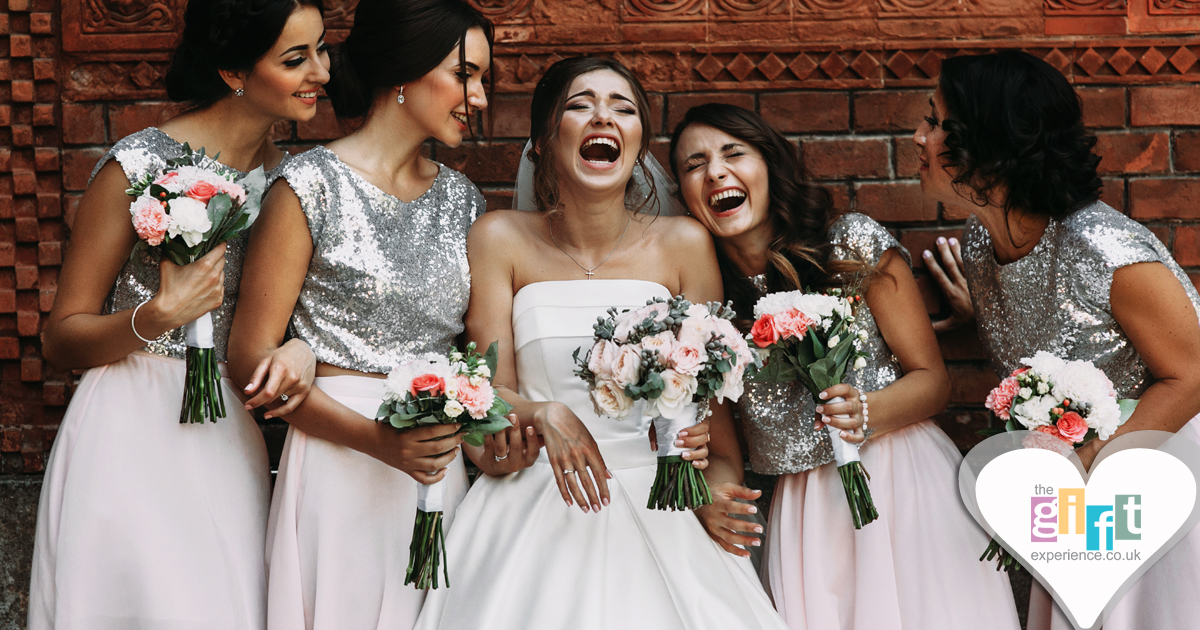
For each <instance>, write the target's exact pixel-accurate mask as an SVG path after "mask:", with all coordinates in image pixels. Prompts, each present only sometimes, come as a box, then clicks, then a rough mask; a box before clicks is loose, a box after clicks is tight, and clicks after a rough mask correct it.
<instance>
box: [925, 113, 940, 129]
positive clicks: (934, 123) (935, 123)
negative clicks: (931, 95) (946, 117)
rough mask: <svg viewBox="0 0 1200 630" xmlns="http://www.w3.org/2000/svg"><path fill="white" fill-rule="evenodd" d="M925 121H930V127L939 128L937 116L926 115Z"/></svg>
mask: <svg viewBox="0 0 1200 630" xmlns="http://www.w3.org/2000/svg"><path fill="white" fill-rule="evenodd" d="M925 122H927V123H929V126H930V127H933V128H934V129H936V128H937V126H938V119H936V118H934V117H932V116H926V117H925Z"/></svg>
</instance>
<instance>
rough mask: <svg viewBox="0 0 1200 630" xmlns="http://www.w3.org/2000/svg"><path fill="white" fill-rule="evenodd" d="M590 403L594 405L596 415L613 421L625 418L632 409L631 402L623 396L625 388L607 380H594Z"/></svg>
mask: <svg viewBox="0 0 1200 630" xmlns="http://www.w3.org/2000/svg"><path fill="white" fill-rule="evenodd" d="M592 402H593V403H594V404H595V405H596V415H598V416H606V417H609V418H612V419H614V420H623V419H625V418H627V417H628V416H629V413H630V411H631V410H632V409H633V401H632V400H630V398H629V397H628V396H626V395H625V388H624V387H621V386H620V385H617V384H616V383H615V382H613V381H612V380H611V379H607V378H600V379H596V387H595V388H593V389H592Z"/></svg>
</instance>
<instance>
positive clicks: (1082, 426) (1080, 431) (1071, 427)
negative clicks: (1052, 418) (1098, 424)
mask: <svg viewBox="0 0 1200 630" xmlns="http://www.w3.org/2000/svg"><path fill="white" fill-rule="evenodd" d="M1057 426H1058V432H1059V433H1061V434H1062V436H1063V437H1064V438H1066V439H1067V440H1068V441H1070V442H1071V443H1072V444H1078V443H1079V442H1082V441H1083V436H1085V435H1087V432H1088V425H1087V421H1086V420H1084V419H1083V416H1081V415H1079V414H1077V413H1075V412H1074V411H1068V412H1067V413H1064V414H1063V416H1062V417H1061V418H1059V419H1058V424H1057Z"/></svg>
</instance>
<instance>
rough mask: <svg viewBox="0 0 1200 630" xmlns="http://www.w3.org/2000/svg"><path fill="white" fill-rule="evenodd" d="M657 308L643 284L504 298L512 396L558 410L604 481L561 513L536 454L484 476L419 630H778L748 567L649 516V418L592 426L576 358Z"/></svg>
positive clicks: (693, 530) (532, 291) (525, 291)
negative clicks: (600, 503)
mask: <svg viewBox="0 0 1200 630" xmlns="http://www.w3.org/2000/svg"><path fill="white" fill-rule="evenodd" d="M652 297H662V298H669V297H670V292H669V291H668V290H667V289H666V288H665V287H663V286H662V285H659V284H656V283H653V282H645V281H641V280H578V281H556V282H538V283H534V284H531V285H528V286H526V287H524V288H522V289H521V290H520V291H518V292H517V295H516V296H515V297H514V298H513V337H514V346H515V348H516V363H517V377H518V381H519V384H520V393H521V395H522V396H524V397H525V398H527V399H529V400H536V401H549V400H555V401H559V402H562V403H564V404H566V405H567V406H569V407H570V408H571V410H572V411H574V412H575V414H576V415H578V416H579V418H580V419H581V420H582V421H583V423H584V424H585V425H587V428H588V430H589V431H590V432H591V434H592V436H593V437H594V438H595V439H596V442H597V443H598V444H599V446H600V451H601V453H602V454H603V455H604V462H605V464H606V465H607V466H608V468H609V469H610V470H611V471H612V473H613V476H614V478H613V479H611V480H609V482H608V487H609V491H610V493H611V498H612V502H611V504H610V505H609V506H608V507H605V508H603V510H602V511H601V512H600V513H598V514H597V513H588V514H585V513H583V512H582V511H581V510H580V509H579V508H578V507H571V506H567V505H566V503H565V502H564V501H563V499H562V495H561V494H560V493H559V491H558V487H557V486H556V485H555V482H554V473H553V471H552V470H551V468H550V464H549V462H548V461H547V459H546V453H545V451H543V452H542V454H541V456H540V457H539V459H538V461H537V463H535V464H534V465H533V466H531V467H530V468H527V469H525V470H522V471H520V472H517V473H513V474H511V475H508V476H505V477H499V478H497V477H488V476H482V477H481V478H480V479H479V480H478V481H477V482H476V483H475V485H474V487H472V488H471V490H470V492H469V493H468V494H467V497H466V499H464V500H463V502H462V504H461V505H459V508H458V513H457V515H456V517H455V521H454V526H453V527H452V528H451V529H450V531H449V533H448V534H447V540H446V554H447V562H448V566H449V569H450V584H451V586H450V588H441V589H437V590H433V591H430V592H429V594H428V596H427V597H426V599H425V605H424V608H423V609H422V610H421V616H420V618H419V619H418V620H417V625H416V627H417V628H420V629H423V630H432V629H433V628H464V629H466V628H471V629H475V628H481V627H486V628H488V629H489V630H509V629H511V630H537V629H543V628H545V629H554V630H559V629H562V628H579V629H589V630H590V629H594V628H613V629H618V628H619V629H622V630H624V629H626V628H654V629H655V630H669V629H672V628H693V629H699V628H713V629H721V630H732V629H737V628H754V629H756V630H757V629H761V628H767V629H776V628H777V629H779V630H785V628H786V626H785V625H784V623H783V621H782V619H781V618H780V617H779V615H778V614H777V613H776V612H775V610H774V608H773V607H772V606H771V602H770V600H769V599H768V597H767V595H766V593H765V592H764V591H763V589H762V586H761V584H760V583H759V580H758V578H757V577H756V576H755V575H754V570H753V568H752V567H751V565H750V561H749V560H748V559H743V558H738V557H736V556H734V555H732V554H729V553H727V552H725V551H724V550H722V549H721V548H720V547H719V546H717V544H716V543H714V542H713V541H712V540H711V539H710V538H709V537H708V534H707V533H706V532H705V530H704V528H703V526H701V524H700V521H699V520H698V519H697V518H696V517H695V515H693V514H691V513H688V512H667V511H658V510H649V509H647V508H646V500H647V497H648V496H649V493H650V486H651V485H652V483H653V481H654V473H655V467H656V465H657V456H656V454H655V453H654V452H653V451H651V450H650V443H649V441H648V438H647V432H648V430H649V426H650V422H651V418H650V417H636V416H635V417H632V418H629V419H627V420H623V421H619V422H618V421H616V420H611V419H608V418H602V417H599V416H597V415H596V414H595V413H594V412H593V410H592V403H591V401H590V400H589V398H588V394H587V387H586V385H585V383H584V382H583V381H582V380H581V379H579V378H578V377H577V376H575V375H574V374H573V373H572V371H573V370H574V369H575V366H574V363H573V361H572V358H571V354H572V352H574V350H575V349H576V348H580V347H583V348H585V349H586V348H587V347H589V346H590V345H591V342H592V324H594V323H595V322H596V318H597V317H598V316H601V315H603V314H604V312H605V310H607V309H608V307H610V306H616V307H618V308H619V309H623V308H634V307H639V306H643V305H645V303H646V300H647V299H649V298H652Z"/></svg>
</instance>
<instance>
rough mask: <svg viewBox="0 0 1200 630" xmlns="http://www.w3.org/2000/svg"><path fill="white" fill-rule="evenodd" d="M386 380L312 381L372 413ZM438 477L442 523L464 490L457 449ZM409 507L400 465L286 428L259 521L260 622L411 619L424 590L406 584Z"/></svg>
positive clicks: (389, 623)
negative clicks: (262, 545)
mask: <svg viewBox="0 0 1200 630" xmlns="http://www.w3.org/2000/svg"><path fill="white" fill-rule="evenodd" d="M384 382H385V381H384V380H383V379H378V378H371V377H368V376H332V377H320V378H317V379H316V381H315V382H314V384H313V386H314V387H319V388H320V389H321V390H322V391H324V392H325V393H326V394H329V395H330V396H331V397H333V399H334V400H336V401H338V402H340V403H342V404H343V405H345V406H347V407H349V408H350V409H352V410H354V411H357V412H358V413H360V414H363V415H364V416H366V418H374V417H375V412H376V411H377V410H378V409H379V403H380V402H381V401H382V400H383V384H384ZM364 422H374V420H366V419H364ZM445 483H446V489H445V491H444V492H445V500H446V502H445V505H446V511H445V518H446V520H445V522H444V525H443V526H444V527H445V528H446V531H447V532H448V531H449V527H450V523H451V522H453V519H454V509H455V507H456V506H457V505H458V503H459V502H460V501H462V498H463V496H464V495H465V494H466V493H467V474H466V469H465V468H464V467H463V461H462V455H461V454H460V456H459V457H456V458H455V459H454V461H453V462H452V463H451V464H450V470H449V471H448V472H447V474H446V477H445ZM416 512H417V482H416V481H415V480H414V479H413V478H412V477H410V476H408V474H407V473H405V472H403V471H400V470H397V469H395V468H392V467H390V466H388V465H387V464H384V463H383V462H381V461H379V460H377V459H375V458H373V457H371V456H369V455H364V454H363V453H360V452H358V451H356V450H353V449H350V448H347V447H345V446H341V445H338V444H334V443H332V442H328V441H326V440H322V439H319V438H314V437H312V436H309V435H307V434H305V433H304V432H303V431H298V430H296V429H295V428H291V429H288V434H287V441H286V442H285V443H284V447H283V459H282V460H281V461H280V464H279V477H278V479H276V481H275V495H274V497H273V498H272V500H271V516H270V524H269V526H268V529H267V531H268V533H267V564H268V586H267V590H268V596H267V597H268V599H267V627H268V628H270V629H271V630H314V629H315V630H377V629H378V630H384V629H386V630H409V629H410V628H412V626H413V623H414V622H415V621H416V619H417V614H418V613H420V612H421V604H422V603H423V602H424V601H425V591H423V590H417V589H416V588H414V587H413V586H412V585H407V586H406V585H405V584H404V573H405V570H406V569H407V568H408V546H409V543H410V542H411V540H412V529H413V520H414V519H415V518H416Z"/></svg>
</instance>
